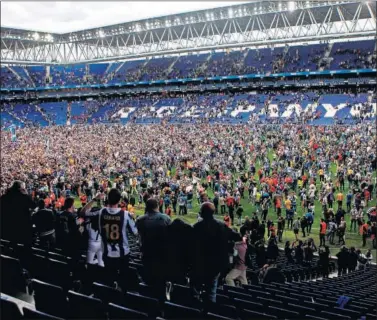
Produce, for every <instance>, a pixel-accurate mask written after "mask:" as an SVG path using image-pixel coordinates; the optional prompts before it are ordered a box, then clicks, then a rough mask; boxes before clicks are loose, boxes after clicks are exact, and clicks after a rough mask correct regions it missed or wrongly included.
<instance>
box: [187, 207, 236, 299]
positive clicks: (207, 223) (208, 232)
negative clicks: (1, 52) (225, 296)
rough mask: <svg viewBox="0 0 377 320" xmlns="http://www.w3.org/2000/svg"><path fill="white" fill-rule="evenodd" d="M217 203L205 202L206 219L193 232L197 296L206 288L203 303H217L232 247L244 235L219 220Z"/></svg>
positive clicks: (203, 208) (194, 275)
mask: <svg viewBox="0 0 377 320" xmlns="http://www.w3.org/2000/svg"><path fill="white" fill-rule="evenodd" d="M214 213H215V206H214V205H213V203H210V202H204V203H203V204H202V206H201V209H200V215H201V218H202V220H201V221H199V222H197V223H195V224H194V227H193V228H194V229H193V250H194V260H193V277H192V286H193V289H194V294H195V295H196V296H197V295H198V292H199V290H200V288H201V287H202V285H204V287H205V292H206V294H205V296H204V297H203V302H204V303H208V302H216V290H217V282H218V278H219V275H220V273H221V272H223V271H224V269H226V268H227V266H228V264H229V256H228V244H229V242H230V241H237V240H240V235H239V234H238V233H236V232H234V231H233V230H232V229H230V228H228V227H227V226H226V225H225V223H223V222H220V221H218V220H215V219H214V217H213V215H214Z"/></svg>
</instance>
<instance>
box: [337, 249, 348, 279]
mask: <svg viewBox="0 0 377 320" xmlns="http://www.w3.org/2000/svg"><path fill="white" fill-rule="evenodd" d="M336 257H337V258H338V276H341V275H342V274H346V273H347V266H348V260H349V253H348V249H347V248H346V247H345V246H342V247H341V248H340V251H339V252H338V253H337V254H336Z"/></svg>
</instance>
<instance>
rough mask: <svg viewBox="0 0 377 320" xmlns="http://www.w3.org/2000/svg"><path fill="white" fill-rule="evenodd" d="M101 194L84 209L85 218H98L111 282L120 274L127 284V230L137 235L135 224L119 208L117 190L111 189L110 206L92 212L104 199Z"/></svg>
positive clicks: (108, 200) (126, 213)
mask: <svg viewBox="0 0 377 320" xmlns="http://www.w3.org/2000/svg"><path fill="white" fill-rule="evenodd" d="M103 197H104V195H103V194H99V195H97V196H96V197H95V199H93V200H92V201H90V202H89V203H88V204H87V205H86V206H85V207H83V208H82V210H81V212H82V214H85V216H87V217H88V216H89V217H94V216H98V224H99V226H100V230H101V231H100V235H101V238H102V250H103V261H104V263H105V269H106V275H107V277H108V280H109V282H114V281H116V280H117V278H118V274H119V275H120V278H121V280H122V282H124V283H126V276H127V275H126V273H127V270H128V263H129V253H130V248H129V246H128V238H127V228H128V229H129V230H131V231H132V233H133V234H134V235H137V229H136V227H135V222H134V219H133V217H132V216H131V214H130V213H129V212H127V211H123V210H122V209H121V208H119V202H120V200H121V194H120V192H119V190H117V189H111V190H110V192H109V194H108V196H107V202H108V205H107V207H105V208H102V209H100V210H98V211H94V212H90V208H91V207H92V206H93V205H94V204H95V203H96V201H97V200H101V199H103Z"/></svg>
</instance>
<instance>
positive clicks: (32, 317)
mask: <svg viewBox="0 0 377 320" xmlns="http://www.w3.org/2000/svg"><path fill="white" fill-rule="evenodd" d="M22 311H23V313H24V318H23V319H24V320H63V318H59V317H55V316H53V315H51V314H48V313H44V312H40V311H36V310H31V309H29V308H26V307H24V308H22Z"/></svg>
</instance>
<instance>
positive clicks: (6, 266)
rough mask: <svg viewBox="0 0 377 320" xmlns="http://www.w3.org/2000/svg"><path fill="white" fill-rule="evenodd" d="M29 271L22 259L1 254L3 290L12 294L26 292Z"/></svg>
mask: <svg viewBox="0 0 377 320" xmlns="http://www.w3.org/2000/svg"><path fill="white" fill-rule="evenodd" d="M27 277H28V275H27V272H26V270H24V269H23V268H22V266H21V263H20V260H18V259H15V258H11V257H7V256H3V255H1V291H2V292H4V293H7V294H10V295H14V296H16V295H18V294H19V293H26V286H27V281H26V280H27Z"/></svg>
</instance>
